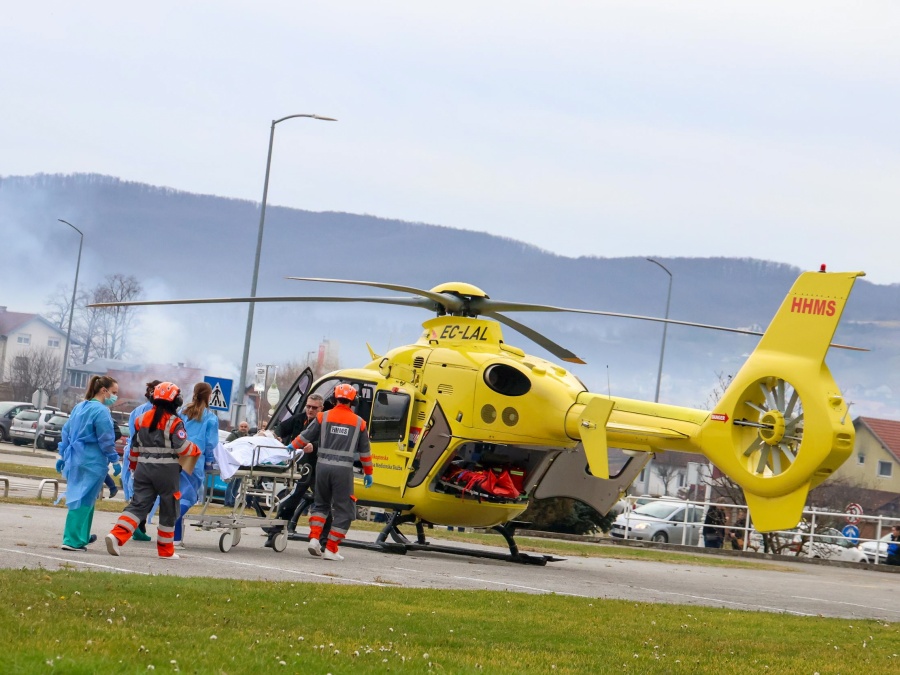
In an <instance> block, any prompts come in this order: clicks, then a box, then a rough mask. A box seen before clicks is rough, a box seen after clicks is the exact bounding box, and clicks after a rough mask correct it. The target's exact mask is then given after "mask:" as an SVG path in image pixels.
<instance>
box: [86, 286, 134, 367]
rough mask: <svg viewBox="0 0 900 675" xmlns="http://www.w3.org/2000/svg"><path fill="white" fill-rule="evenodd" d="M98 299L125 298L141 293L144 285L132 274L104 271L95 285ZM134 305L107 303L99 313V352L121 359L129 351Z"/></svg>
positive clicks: (122, 300)
mask: <svg viewBox="0 0 900 675" xmlns="http://www.w3.org/2000/svg"><path fill="white" fill-rule="evenodd" d="M95 290H96V294H97V297H98V300H97V302H128V301H129V300H136V299H137V298H139V297H140V296H141V294H142V293H143V291H144V289H143V287H142V286H141V284H140V282H139V281H138V280H137V279H136V278H135V277H133V276H125V275H124V274H110V275H107V276H106V278H105V279H104V280H103V282H102V283H101V284H100V285H99V286H97V288H96V289H95ZM135 312H136V309H135V308H134V307H106V308H104V309H103V310H102V313H101V314H100V332H99V334H98V343H99V352H100V353H101V354H102V355H103V356H105V357H106V358H108V359H121V358H123V357H124V356H126V355H127V353H128V337H129V331H130V329H131V327H132V326H133V325H134V319H135Z"/></svg>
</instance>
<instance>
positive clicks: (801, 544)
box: [622, 496, 900, 565]
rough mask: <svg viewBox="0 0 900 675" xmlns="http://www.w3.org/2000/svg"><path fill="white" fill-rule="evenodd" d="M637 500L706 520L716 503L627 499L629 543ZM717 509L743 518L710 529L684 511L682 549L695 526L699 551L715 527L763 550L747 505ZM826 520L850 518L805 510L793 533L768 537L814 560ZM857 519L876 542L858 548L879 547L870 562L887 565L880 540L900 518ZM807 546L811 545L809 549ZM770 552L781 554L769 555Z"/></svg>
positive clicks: (744, 545) (744, 544)
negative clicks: (693, 512) (694, 511)
mask: <svg viewBox="0 0 900 675" xmlns="http://www.w3.org/2000/svg"><path fill="white" fill-rule="evenodd" d="M638 499H642V500H646V501H647V502H665V503H677V504H679V505H684V506H689V505H693V506H695V507H699V508H701V510H702V513H703V514H704V519H705V514H706V511H707V510H708V509H709V507H710V506H711V505H712V504H714V503H715V502H709V501H691V500H684V499H676V498H674V497H637V496H629V497H626V501H627V502H629V504H630V505H631V507H630V508H629V509H628V510H627V511H626V512H625V513H623V514H622V515H623V516H624V517H625V536H624V538H625V539H629V536H628V534H629V532H630V531H631V526H630V523H629V521H630V516H631V513H632V512H633V510H634V508H636V507H635V506H634V504H635V503H636V501H637V500H638ZM716 506H718V507H719V508H722V509H723V510H731V511H739V512H741V513H742V517H740V518H738V519H737V521H738V522H737V523H736V524H734V525H729V524H727V523H726V524H725V525H707V524H706V523H704V522H703V519H701V521H700V522H699V523H698V522H697V521H693V520H689V519H688V513H689V511H690V509H688V508H685V509H684V519H683V520H682V521H680V523H681V524H683V527H682V536H681V542H680V543H681V545H682V546H689V545H692V544H689V543H688V541H687V536H688V527H687V526H688V525H695V526H698V527H699V529H700V535H699V536H698V541H697V544H696V546H697V547H700V548H703V547H704V543H703V534H702V532H703V528H704V527H712V528H715V529H721V530H722V531H723V532H724V533H726V534H727V533H728V532H741V533H742V534H743V536H742V537H738V539H742V540H743V541H742V545H741V549H740V550H744V551H747V550H759V548H760V546H765V539H764V538H763V533H761V532H759V531H758V530H756V529H755V528H754V527H753V523H752V521H751V518H750V513H749V510H748V508H747V506H746V505H744V504H717V503H716ZM823 518H835V519H841V520H844V521H846V519H847V518H848V514H847V513H844V512H835V511H825V510H822V509H816V508H810V509H804V510H803V513H802V520H801V521H800V522H798V523H797V527H796V528H794V529H791V530H778V531H775V532H767V533H765V534H766V535H769V536H770V537H775V538H776V541H778V542H784V541H787V542H788V543H787V544H786V545H783V546H782V547H775V548H782V550H783V549H789V550H790V553H792V554H793V555H795V556H797V557H801V555H802V557H807V558H813V557H816V543H817V538H818V542H819V543H820V544H821V543H823V541H826V540H824V539H823V538H824V537H829V538H830V537H831V535H830V534H822V533H821V532H819V533H817V531H816V528H817V521H819V522H821V520H822V519H823ZM854 518H856V519H858V520H859V521H864V522H868V523H874V526H875V538H874V539H867V538H863V537H860V538H859V539H858V540H857V543H858V545H862V544H863V543H866V542H875V543H876V551H875V555H874V558H875V559H874V560H871V561H869V562H871V563H872V564H875V565H878V564H884V563H879V560H878V558H879V557H880V556H881V555H882V554H881V552H880V551H879V550H878V548H877V544H879V543H883V542H881V538H882V536H883V535H884V534H885V533H887V532H888V531H889V530H890V528H891V526H892V525H894V524H900V518H890V517H886V516H865V515H860V516H854ZM741 520H743V524H738V523H740V521H741ZM829 527H830V526H829ZM725 539H726V540H727V536H726V537H725ZM751 542H753V543H751ZM671 543H679V542H671ZM807 543H808V544H809V545H806V544H807ZM767 552H771V553H780V551H767Z"/></svg>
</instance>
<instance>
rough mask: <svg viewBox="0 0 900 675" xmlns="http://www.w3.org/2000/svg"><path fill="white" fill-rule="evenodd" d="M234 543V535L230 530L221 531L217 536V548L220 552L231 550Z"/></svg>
mask: <svg viewBox="0 0 900 675" xmlns="http://www.w3.org/2000/svg"><path fill="white" fill-rule="evenodd" d="M233 543H234V536H233V535H232V531H231V530H228V531H227V532H223V533H222V536H221V537H219V550H220V551H222V553H228V551H230V550H231V547H232V545H233Z"/></svg>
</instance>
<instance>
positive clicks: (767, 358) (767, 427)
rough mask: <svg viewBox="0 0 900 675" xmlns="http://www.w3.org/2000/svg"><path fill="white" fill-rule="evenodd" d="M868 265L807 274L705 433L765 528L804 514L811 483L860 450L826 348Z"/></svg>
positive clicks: (708, 449)
mask: <svg viewBox="0 0 900 675" xmlns="http://www.w3.org/2000/svg"><path fill="white" fill-rule="evenodd" d="M860 276H863V273H862V272H849V273H825V272H806V273H804V274H802V275H801V276H800V277H799V278H798V279H797V281H796V282H795V283H794V286H793V287H792V288H791V290H790V292H789V293H788V295H787V297H786V298H785V300H784V302H783V303H782V304H781V308H780V309H779V310H778V313H777V314H776V315H775V318H774V319H773V320H772V323H771V324H770V325H769V328H768V329H767V330H766V332H765V334H764V335H763V337H762V339H761V340H760V342H759V344H758V345H757V347H756V349H755V350H754V351H753V353H752V354H751V355H750V358H749V359H748V360H747V362H746V363H745V364H744V366H743V367H742V368H741V370H740V371H739V372H738V373H737V375H736V376H735V377H734V379H733V380H732V381H731V383H730V384H729V385H728V388H727V389H726V391H725V392H724V394H723V395H722V398H721V399H720V400H719V402H718V404H717V405H716V407H715V410H713V412H712V413H711V414H710V415H709V417H708V418H707V420H706V421H705V422H704V423H703V425H702V428H701V430H700V439H699V440H700V448H701V450H702V452H703V453H704V454H705V455H706V456H707V457H708V458H709V459H710V460H711V461H712V462H713V463H714V464H715V465H716V466H717V467H718V468H719V469H721V470H722V471H723V472H724V473H725V474H726V475H727V476H729V477H730V478H731V479H732V480H734V481H735V482H736V483H738V484H739V485H740V486H741V487H742V488H743V489H744V495H745V497H746V499H747V505H748V506H749V508H750V512H751V516H752V517H753V521H754V524H755V526H756V527H757V529H759V530H760V531H772V530H778V529H789V528H792V527H794V526H796V524H797V523H798V522H799V521H800V518H801V515H802V510H803V505H804V504H805V502H806V496H807V494H808V492H809V490H810V488H812V487H815V486H816V485H818V484H819V483H821V482H822V481H823V480H825V479H826V478H827V477H828V476H830V475H831V473H832V472H833V471H834V470H835V469H837V468H838V467H839V466H840V465H841V464H842V463H843V462H844V460H845V459H847V457H848V456H849V455H850V453H851V452H852V450H853V441H854V430H853V423H852V420H850V417H849V410H848V406H847V403H846V402H845V400H844V397H843V395H842V394H841V392H840V390H839V389H838V386H837V384H836V383H835V381H834V379H833V378H832V376H831V373H830V372H829V370H828V367H827V366H826V365H825V354H826V352H827V351H828V346H829V344H830V343H831V340H832V338H833V336H834V332H835V330H836V329H837V326H838V322H839V320H840V317H841V314H842V312H843V310H844V306H845V305H846V302H847V298H848V297H849V295H850V291H851V289H852V288H853V284H854V282H855V281H856V278H857V277H860Z"/></svg>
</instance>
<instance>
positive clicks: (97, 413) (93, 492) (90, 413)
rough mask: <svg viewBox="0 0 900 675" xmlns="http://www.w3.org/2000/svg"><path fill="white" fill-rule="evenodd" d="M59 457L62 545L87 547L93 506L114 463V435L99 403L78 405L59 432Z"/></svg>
mask: <svg viewBox="0 0 900 675" xmlns="http://www.w3.org/2000/svg"><path fill="white" fill-rule="evenodd" d="M59 456H60V457H61V458H62V459H63V461H65V463H66V464H65V467H64V468H63V477H64V478H65V479H66V507H67V508H68V509H69V513H68V514H67V516H66V527H65V530H64V531H63V544H64V545H66V546H71V547H73V548H82V547H84V546H87V545H88V543H89V541H90V536H91V524H92V522H93V519H94V503H95V502H96V501H97V495H98V494H99V493H100V486H101V485H102V484H103V479H104V478H105V477H106V475H107V472H108V467H109V464H110V462H117V461H118V459H119V455H118V454H117V453H116V441H115V433H114V432H113V421H112V417H111V416H110V414H109V408H107V407H106V406H105V405H103V404H102V403H100V402H99V401H95V400H93V399H92V400H90V401H84V402H82V403H79V404H78V405H77V406H75V409H74V410H72V414H71V415H70V416H69V421H68V422H66V424H65V426H64V427H63V429H62V437H61V439H60V443H59Z"/></svg>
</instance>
